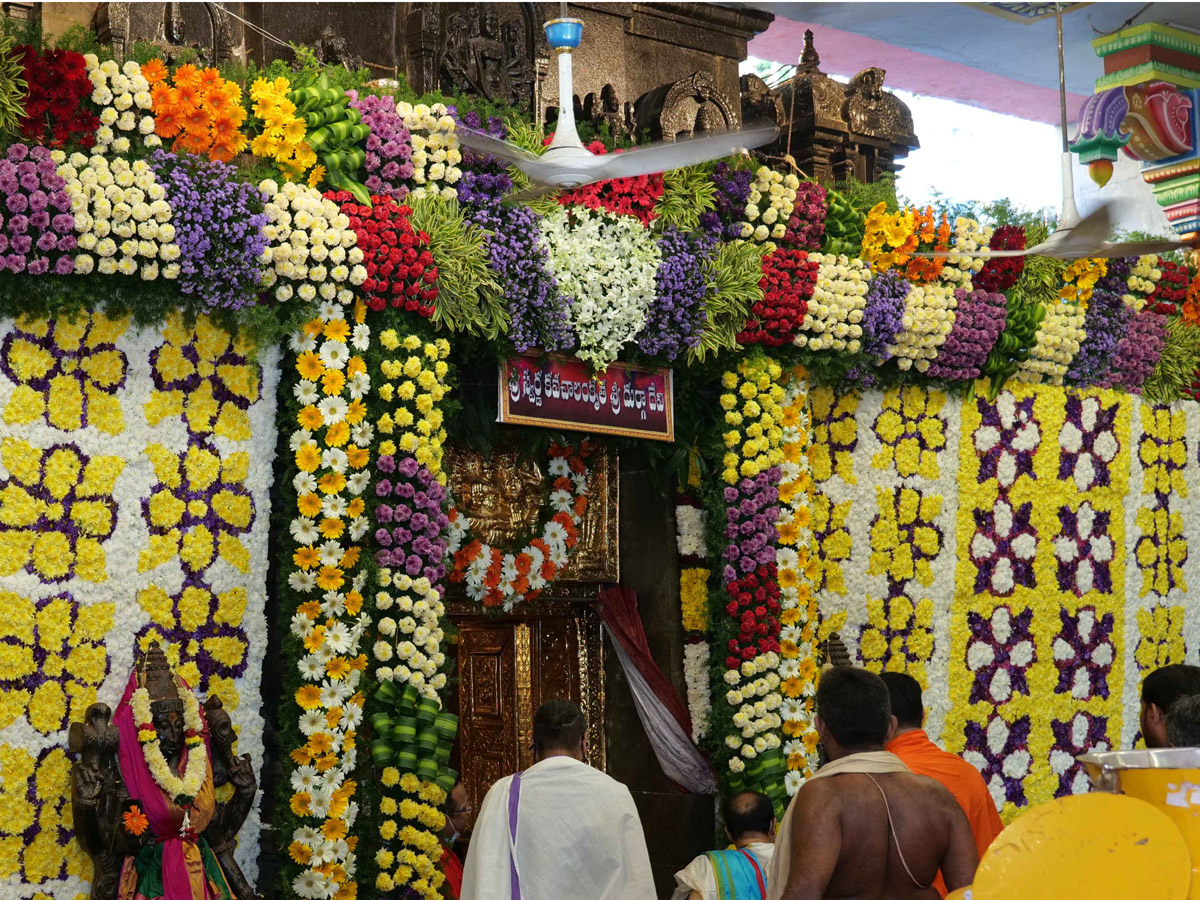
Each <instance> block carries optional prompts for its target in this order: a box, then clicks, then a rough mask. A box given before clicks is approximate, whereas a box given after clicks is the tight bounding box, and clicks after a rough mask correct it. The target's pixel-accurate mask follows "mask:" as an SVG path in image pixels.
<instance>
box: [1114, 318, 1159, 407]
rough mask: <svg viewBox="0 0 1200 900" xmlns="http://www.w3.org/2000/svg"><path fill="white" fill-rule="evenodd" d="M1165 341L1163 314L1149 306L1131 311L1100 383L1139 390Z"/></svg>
mask: <svg viewBox="0 0 1200 900" xmlns="http://www.w3.org/2000/svg"><path fill="white" fill-rule="evenodd" d="M1166 343H1167V319H1166V316H1161V315H1159V314H1158V313H1155V312H1150V311H1149V310H1145V311H1143V312H1139V313H1134V315H1133V317H1132V318H1131V319H1130V320H1129V329H1128V330H1127V331H1126V332H1125V337H1123V338H1121V340H1120V341H1119V342H1118V343H1117V350H1116V352H1115V353H1114V354H1113V356H1112V360H1111V362H1110V363H1109V365H1110V366H1111V368H1110V369H1109V372H1108V377H1107V378H1106V379H1105V380H1104V382H1103V383H1102V384H1101V385H1100V386H1101V387H1106V388H1115V387H1122V388H1124V389H1125V390H1127V391H1129V393H1131V394H1140V393H1141V392H1142V384H1143V383H1144V382H1145V381H1146V379H1147V378H1149V377H1150V375H1151V374H1152V373H1153V372H1154V367H1155V366H1157V365H1158V361H1159V359H1161V358H1162V351H1163V347H1164V346H1166Z"/></svg>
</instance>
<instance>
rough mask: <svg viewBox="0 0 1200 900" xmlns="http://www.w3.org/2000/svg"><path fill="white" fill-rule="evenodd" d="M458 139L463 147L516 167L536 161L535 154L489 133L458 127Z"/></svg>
mask: <svg viewBox="0 0 1200 900" xmlns="http://www.w3.org/2000/svg"><path fill="white" fill-rule="evenodd" d="M458 139H459V141H460V142H461V143H462V145H463V146H464V147H469V148H470V149H472V150H474V151H475V152H476V153H485V154H487V155H488V156H494V157H496V158H497V159H502V160H504V161H505V162H506V163H508V164H509V165H513V166H517V167H518V168H520V167H521V166H522V164H524V163H528V162H536V161H537V160H538V158H539V157H538V156H537V155H536V154H534V153H530V152H529V151H528V150H525V149H523V148H521V147H518V146H517V145H516V144H513V143H510V142H509V141H502V140H500V139H499V138H494V137H492V136H491V135H488V134H484V133H482V132H480V131H474V130H472V129H470V128H460V129H458Z"/></svg>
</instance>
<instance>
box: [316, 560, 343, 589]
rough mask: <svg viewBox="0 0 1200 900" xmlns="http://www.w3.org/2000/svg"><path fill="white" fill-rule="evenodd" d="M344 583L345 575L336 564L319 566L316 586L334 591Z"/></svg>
mask: <svg viewBox="0 0 1200 900" xmlns="http://www.w3.org/2000/svg"><path fill="white" fill-rule="evenodd" d="M345 583H346V575H345V573H344V572H342V570H341V569H339V568H338V567H337V566H321V571H320V573H319V574H318V575H317V587H319V588H320V589H321V590H323V591H336V590H337V589H338V588H340V587H341V586H342V585H343V584H345Z"/></svg>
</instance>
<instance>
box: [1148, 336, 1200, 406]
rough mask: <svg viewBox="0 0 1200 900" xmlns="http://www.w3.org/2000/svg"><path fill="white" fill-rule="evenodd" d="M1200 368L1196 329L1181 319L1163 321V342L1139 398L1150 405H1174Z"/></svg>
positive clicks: (1199, 349) (1199, 347) (1198, 342)
mask: <svg viewBox="0 0 1200 900" xmlns="http://www.w3.org/2000/svg"><path fill="white" fill-rule="evenodd" d="M1197 367H1200V326H1196V325H1191V324H1189V323H1187V322H1185V321H1184V320H1183V317H1182V316H1172V317H1171V319H1170V320H1169V321H1168V322H1167V342H1166V344H1165V345H1164V346H1163V352H1162V357H1161V358H1160V359H1159V361H1158V365H1157V366H1155V367H1154V372H1153V373H1151V375H1150V377H1149V378H1147V379H1146V381H1145V383H1144V384H1143V385H1142V397H1143V398H1144V399H1145V400H1147V401H1149V402H1150V403H1174V402H1175V401H1176V400H1178V399H1179V398H1180V397H1182V396H1183V392H1184V391H1185V390H1187V389H1188V388H1189V387H1191V385H1192V380H1193V378H1194V376H1195V374H1196V369H1197Z"/></svg>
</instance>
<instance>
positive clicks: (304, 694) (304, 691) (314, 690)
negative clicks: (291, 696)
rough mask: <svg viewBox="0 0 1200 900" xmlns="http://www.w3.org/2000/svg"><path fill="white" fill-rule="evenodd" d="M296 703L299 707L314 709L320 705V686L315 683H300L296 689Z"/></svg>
mask: <svg viewBox="0 0 1200 900" xmlns="http://www.w3.org/2000/svg"><path fill="white" fill-rule="evenodd" d="M296 703H297V704H299V706H300V708H301V709H316V708H317V707H318V706H320V705H321V688H320V686H319V685H315V684H305V685H301V686H300V687H298V688H297V689H296Z"/></svg>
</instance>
